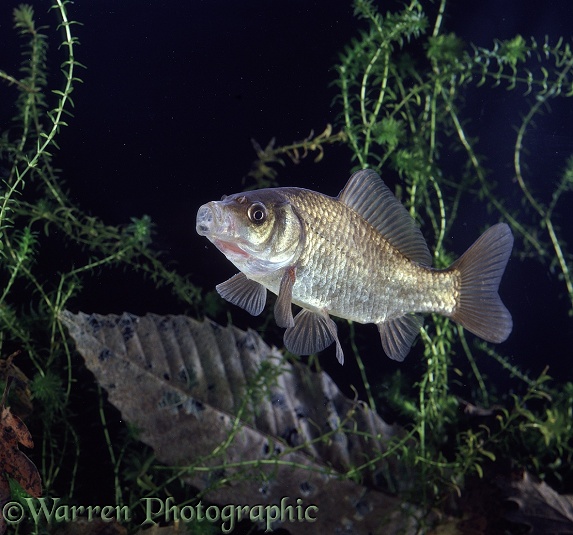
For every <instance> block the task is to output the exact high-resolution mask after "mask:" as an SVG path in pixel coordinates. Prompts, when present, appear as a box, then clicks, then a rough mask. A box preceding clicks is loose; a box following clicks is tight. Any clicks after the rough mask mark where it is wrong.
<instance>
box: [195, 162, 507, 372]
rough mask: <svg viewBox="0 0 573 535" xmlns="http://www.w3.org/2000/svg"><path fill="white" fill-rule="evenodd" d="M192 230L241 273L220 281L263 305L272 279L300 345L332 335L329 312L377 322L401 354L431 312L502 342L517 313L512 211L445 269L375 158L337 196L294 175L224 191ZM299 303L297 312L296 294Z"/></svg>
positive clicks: (280, 315) (315, 348)
mask: <svg viewBox="0 0 573 535" xmlns="http://www.w3.org/2000/svg"><path fill="white" fill-rule="evenodd" d="M196 230H197V233H198V234H199V235H201V236H205V237H206V238H207V239H209V240H210V241H211V242H212V243H213V244H214V245H215V247H217V249H219V251H221V252H222V253H223V254H224V255H225V256H226V257H227V259H228V260H230V261H231V262H232V263H233V264H234V265H235V266H236V267H237V268H238V269H239V273H237V274H236V275H234V276H233V277H231V278H230V279H229V280H227V281H225V282H223V283H221V284H218V285H217V286H216V290H217V292H218V293H219V295H220V296H221V297H223V298H224V299H226V300H227V301H229V302H230V303H232V304H234V305H237V306H239V307H241V308H243V309H245V310H247V311H248V312H249V313H251V314H252V315H255V316H256V315H259V314H260V313H261V312H262V311H263V310H264V307H265V304H266V299H267V291H270V292H272V293H274V294H276V295H277V299H276V302H275V306H274V316H275V320H276V323H277V325H278V326H279V327H283V328H285V329H286V330H285V333H284V345H285V347H286V348H287V349H288V350H289V351H290V352H291V353H293V354H297V355H310V354H314V353H318V352H320V351H322V350H324V349H325V348H327V347H328V346H330V345H331V344H333V343H334V344H336V358H337V359H338V361H339V362H340V364H344V352H343V349H342V346H341V344H340V341H339V339H338V332H337V326H336V323H335V322H334V320H333V319H332V317H331V316H335V317H338V318H343V319H346V320H349V321H353V322H357V323H362V324H367V323H374V324H375V325H376V326H377V327H378V331H379V333H380V339H381V342H382V348H383V350H384V352H385V353H386V355H388V357H390V358H391V359H393V360H396V361H403V360H404V358H405V357H406V355H407V354H408V353H409V351H410V348H411V347H412V345H413V343H414V342H415V339H416V337H417V335H418V334H419V333H420V329H421V328H422V326H423V321H424V316H423V315H424V314H427V313H436V314H441V315H443V316H446V317H448V318H450V319H451V320H452V321H454V322H456V323H457V324H459V325H461V326H462V327H464V328H465V329H467V330H468V331H470V332H471V333H473V334H475V335H476V336H478V337H479V338H482V339H483V340H485V341H488V342H492V343H501V342H504V341H505V340H506V339H507V338H508V336H509V335H510V333H511V331H512V328H513V322H512V318H511V314H510V313H509V311H508V310H507V308H506V307H505V305H504V304H503V303H502V301H501V298H500V296H499V293H498V292H499V285H500V282H501V278H502V276H503V273H504V271H505V268H506V265H507V262H508V260H509V257H510V255H511V250H512V248H513V235H512V232H511V229H510V227H509V226H508V225H507V224H506V223H497V224H495V225H493V226H491V227H490V228H489V229H488V230H486V231H485V232H484V233H483V234H482V235H481V236H480V237H479V238H478V239H477V240H476V242H475V243H474V244H473V245H472V246H471V247H470V248H469V249H468V250H467V251H466V252H465V253H464V254H463V255H462V256H461V257H459V258H458V259H457V260H456V261H455V262H453V263H452V264H451V265H450V266H449V267H448V268H446V269H435V268H432V265H431V264H432V255H431V254H430V251H429V249H428V246H427V243H426V241H425V239H424V237H423V235H422V232H421V230H420V228H419V227H418V226H417V224H416V222H415V221H414V219H413V218H412V217H411V216H410V214H409V213H408V211H407V210H406V208H405V207H404V206H403V205H402V204H401V203H400V201H398V199H397V198H396V197H395V196H394V194H393V193H392V191H391V190H390V189H389V188H388V186H386V184H384V182H383V181H382V179H381V178H380V176H379V175H378V174H377V173H376V172H375V171H374V170H372V169H363V170H360V171H357V172H356V173H354V174H353V175H352V176H351V177H350V179H349V180H348V182H347V183H346V185H345V186H344V188H343V189H342V191H341V192H340V194H339V195H338V196H337V197H330V196H328V195H324V194H322V193H318V192H315V191H311V190H309V189H304V188H296V187H279V188H265V189H259V190H252V191H246V192H242V193H236V194H234V195H229V196H223V198H222V199H221V200H220V201H211V202H208V203H207V204H204V205H203V206H201V207H200V208H199V210H198V212H197V220H196ZM293 304H294V305H297V306H298V307H300V308H301V310H300V311H299V312H298V313H297V315H296V316H293V312H292V308H293V307H292V305H293Z"/></svg>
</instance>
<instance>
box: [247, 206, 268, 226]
mask: <svg viewBox="0 0 573 535" xmlns="http://www.w3.org/2000/svg"><path fill="white" fill-rule="evenodd" d="M247 215H248V216H249V219H250V220H251V222H253V223H255V224H256V225H262V224H263V223H264V222H265V221H266V219H267V209H266V208H265V205H264V204H262V203H260V202H256V203H254V204H251V206H249V209H248V210H247Z"/></svg>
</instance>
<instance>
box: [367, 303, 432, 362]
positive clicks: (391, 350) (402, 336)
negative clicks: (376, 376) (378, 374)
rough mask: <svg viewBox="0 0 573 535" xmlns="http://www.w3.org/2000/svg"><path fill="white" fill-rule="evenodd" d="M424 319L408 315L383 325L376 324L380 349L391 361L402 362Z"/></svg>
mask: <svg viewBox="0 0 573 535" xmlns="http://www.w3.org/2000/svg"><path fill="white" fill-rule="evenodd" d="M423 323H424V318H422V316H421V315H419V314H408V315H406V316H401V317H399V318H395V319H392V320H389V321H385V322H383V323H378V331H379V332H380V339H381V341H382V348H383V349H384V352H385V353H386V355H388V356H389V357H390V358H391V359H392V360H397V361H400V362H401V361H403V360H404V359H405V358H406V355H407V354H408V353H409V352H410V348H411V347H412V344H413V343H414V340H415V338H416V336H417V335H418V334H419V333H420V328H421V327H422V325H423Z"/></svg>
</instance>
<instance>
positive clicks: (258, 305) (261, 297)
mask: <svg viewBox="0 0 573 535" xmlns="http://www.w3.org/2000/svg"><path fill="white" fill-rule="evenodd" d="M215 289H216V290H217V292H218V293H219V295H220V296H221V297H222V298H223V299H226V300H227V301H229V302H230V303H233V304H234V305H237V306H239V307H241V308H244V309H245V310H246V311H247V312H248V313H249V314H252V315H253V316H258V315H259V314H260V313H261V312H262V311H263V309H264V308H265V303H266V301H267V289H266V288H265V287H264V286H263V285H262V284H260V283H258V282H255V281H252V280H250V279H248V278H247V277H246V276H245V274H244V273H237V274H236V275H235V276H234V277H231V278H230V279H229V280H227V281H225V282H222V283H221V284H217V286H216V287H215Z"/></svg>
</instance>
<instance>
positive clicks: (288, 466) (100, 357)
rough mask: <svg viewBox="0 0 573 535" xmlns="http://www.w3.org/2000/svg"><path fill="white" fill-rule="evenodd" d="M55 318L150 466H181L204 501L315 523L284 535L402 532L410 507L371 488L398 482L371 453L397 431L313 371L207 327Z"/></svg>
mask: <svg viewBox="0 0 573 535" xmlns="http://www.w3.org/2000/svg"><path fill="white" fill-rule="evenodd" d="M61 319H62V321H63V322H64V323H65V324H66V325H67V327H68V329H69V331H70V334H71V336H72V337H73V338H74V340H75V341H76V345H77V347H78V351H79V352H80V353H81V354H82V356H83V357H84V359H85V361H86V365H87V367H88V368H89V369H90V370H91V371H92V372H93V373H94V375H95V376H96V378H97V380H98V382H99V383H100V385H101V386H103V387H104V388H105V389H106V390H107V391H108V394H109V400H110V401H111V403H113V404H114V405H115V406H116V407H117V408H118V409H119V410H120V411H121V412H122V415H123V418H125V420H127V422H129V423H130V424H132V425H133V426H135V427H136V428H137V429H139V430H140V438H141V440H142V441H143V442H145V443H146V444H149V445H150V446H151V447H152V448H153V449H154V451H155V455H156V457H157V458H158V460H160V461H161V462H164V463H166V464H169V465H178V466H185V467H187V469H186V470H184V471H183V472H182V473H183V475H184V478H185V480H186V481H187V482H188V483H190V484H192V485H194V486H196V487H198V488H200V489H202V490H205V492H204V495H205V496H206V497H207V498H208V499H209V500H211V501H213V502H216V503H221V504H230V503H241V502H242V503H243V504H249V505H254V504H258V505H267V504H269V505H270V504H281V503H283V502H282V501H281V500H283V501H284V500H285V497H286V500H287V502H284V503H285V504H286V503H288V504H289V505H294V506H296V504H297V503H299V502H297V500H298V499H300V500H301V502H300V503H301V504H304V505H303V506H304V507H306V506H310V505H312V506H316V507H317V509H316V511H317V512H316V514H315V513H313V514H315V516H316V518H317V521H316V522H315V523H311V522H296V523H295V522H288V523H287V525H285V527H286V528H287V529H288V530H289V531H291V532H292V533H307V532H308V533H310V532H316V531H317V530H318V531H320V532H323V533H327V532H329V533H334V531H335V528H341V527H345V528H347V529H349V530H350V531H352V532H353V533H379V532H381V531H380V529H382V530H383V531H382V532H383V533H386V534H389V535H390V534H392V533H398V532H400V533H410V532H414V524H415V519H414V516H413V513H414V512H413V510H411V509H410V510H409V509H408V507H407V504H404V503H403V502H401V501H400V500H398V499H397V498H394V497H392V496H389V495H388V494H384V493H382V492H380V491H379V490H375V489H373V488H372V487H374V486H375V485H378V487H379V488H380V487H386V488H388V487H393V488H395V487H396V484H399V483H400V480H401V479H402V478H401V475H400V474H399V471H398V469H397V468H396V466H394V465H392V464H390V463H389V461H388V460H387V459H386V458H385V456H384V455H383V452H384V451H385V449H386V443H387V441H388V440H389V439H390V438H391V437H392V436H394V435H396V433H397V431H398V430H397V429H395V428H393V427H391V426H389V425H388V424H386V423H385V422H384V421H383V420H382V419H381V418H380V417H379V416H378V415H377V414H375V413H373V412H372V411H371V410H370V409H368V408H367V407H366V406H365V405H364V404H362V403H360V402H357V401H353V400H350V399H348V398H345V397H344V396H343V395H342V394H341V393H340V391H339V390H338V388H337V387H336V385H335V384H334V382H333V381H332V379H331V378H330V377H329V376H328V375H326V374H325V373H320V374H315V373H312V372H310V371H309V370H308V368H306V367H303V366H295V365H292V364H291V363H289V362H287V361H286V360H284V358H283V356H282V354H281V353H280V352H279V351H277V350H276V349H272V348H270V347H268V346H267V345H266V344H265V343H264V342H263V340H262V339H261V338H260V337H259V336H258V334H256V333H255V332H254V331H247V332H244V331H241V330H239V329H237V328H235V327H227V328H223V327H221V326H219V325H217V324H215V323H213V322H211V321H209V320H205V321H203V322H199V321H196V320H193V319H191V318H188V317H184V316H157V315H153V314H148V315H146V316H144V317H136V316H133V315H130V314H123V315H121V316H115V315H109V316H100V315H96V314H92V315H88V314H83V313H80V314H77V315H75V314H72V313H70V312H67V311H66V312H64V313H63V314H62V316H61ZM363 465H367V466H368V467H369V470H368V472H366V471H365V470H362V471H356V470H354V469H355V468H357V467H359V466H363ZM350 472H352V474H353V476H354V475H355V474H360V475H361V476H362V482H363V483H366V484H368V486H369V487H370V488H368V487H366V486H362V485H361V484H359V483H357V482H355V481H351V480H350V479H349V478H348V475H347V476H346V477H344V476H345V474H348V473H350ZM313 511H314V510H313ZM382 526H383V528H382ZM273 527H276V525H274V524H273Z"/></svg>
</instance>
